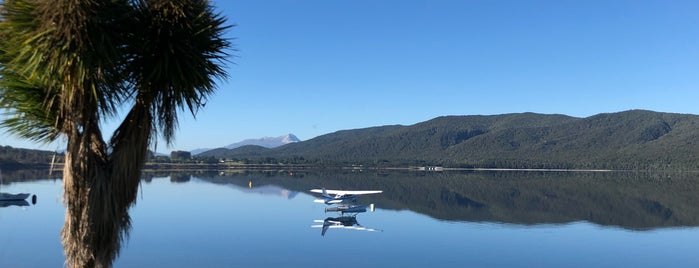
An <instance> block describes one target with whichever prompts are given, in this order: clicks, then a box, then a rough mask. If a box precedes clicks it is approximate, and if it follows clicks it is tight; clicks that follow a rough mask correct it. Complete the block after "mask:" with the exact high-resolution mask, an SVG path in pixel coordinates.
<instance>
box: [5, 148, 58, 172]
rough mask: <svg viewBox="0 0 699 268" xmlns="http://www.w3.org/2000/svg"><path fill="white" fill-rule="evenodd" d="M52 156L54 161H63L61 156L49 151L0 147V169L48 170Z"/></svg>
mask: <svg viewBox="0 0 699 268" xmlns="http://www.w3.org/2000/svg"><path fill="white" fill-rule="evenodd" d="M54 155H56V157H57V159H56V161H58V162H62V161H63V160H62V155H61V154H56V153H54V152H51V151H42V150H30V149H22V148H12V147H10V146H0V169H6V170H8V169H21V168H48V167H49V166H50V164H51V159H52V158H53V156H54Z"/></svg>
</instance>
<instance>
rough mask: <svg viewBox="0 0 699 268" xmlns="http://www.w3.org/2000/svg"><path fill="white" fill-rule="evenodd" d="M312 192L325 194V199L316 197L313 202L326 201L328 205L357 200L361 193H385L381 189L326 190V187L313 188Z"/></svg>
mask: <svg viewBox="0 0 699 268" xmlns="http://www.w3.org/2000/svg"><path fill="white" fill-rule="evenodd" d="M311 192H312V193H318V194H322V195H323V199H316V200H314V201H313V202H316V203H324V204H326V205H332V204H340V203H350V202H354V201H356V200H357V197H359V196H360V195H367V194H380V193H383V191H381V190H369V191H345V190H326V189H325V188H323V189H312V190H311Z"/></svg>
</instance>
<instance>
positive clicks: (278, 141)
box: [191, 134, 301, 155]
mask: <svg viewBox="0 0 699 268" xmlns="http://www.w3.org/2000/svg"><path fill="white" fill-rule="evenodd" d="M299 141H301V140H299V138H297V137H296V136H295V135H294V134H286V135H284V136H279V137H264V138H259V139H246V140H243V141H241V142H236V143H232V144H229V145H226V146H223V147H222V148H225V149H235V148H238V147H243V146H248V145H255V146H261V147H264V148H275V147H279V146H282V145H286V144H289V143H293V142H299ZM209 150H211V149H196V150H192V151H191V153H192V155H199V154H201V153H203V152H206V151H209Z"/></svg>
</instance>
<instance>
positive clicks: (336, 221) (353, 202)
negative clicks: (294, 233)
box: [311, 188, 383, 236]
mask: <svg viewBox="0 0 699 268" xmlns="http://www.w3.org/2000/svg"><path fill="white" fill-rule="evenodd" d="M311 192H313V193H319V194H322V195H323V199H316V200H314V201H313V202H316V203H323V204H326V205H336V206H334V207H329V208H326V209H325V212H326V213H327V212H339V213H340V217H328V218H326V219H325V220H314V222H316V223H323V224H322V225H321V224H316V225H311V227H313V228H323V230H322V232H321V233H320V234H321V235H322V236H325V233H326V232H327V231H328V229H336V228H340V229H350V230H360V231H369V232H375V231H381V230H378V229H372V228H366V227H364V226H362V225H360V224H359V223H358V222H357V214H359V213H364V212H367V210H369V211H371V212H374V204H370V205H368V206H365V205H360V204H357V197H359V196H360V195H367V194H379V193H382V192H383V191H381V190H370V191H345V190H326V189H325V188H323V189H313V190H311ZM345 214H350V216H345Z"/></svg>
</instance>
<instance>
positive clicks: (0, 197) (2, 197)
mask: <svg viewBox="0 0 699 268" xmlns="http://www.w3.org/2000/svg"><path fill="white" fill-rule="evenodd" d="M28 197H29V194H27V193H21V194H9V193H0V201H22V200H26V199H27V198H28Z"/></svg>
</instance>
